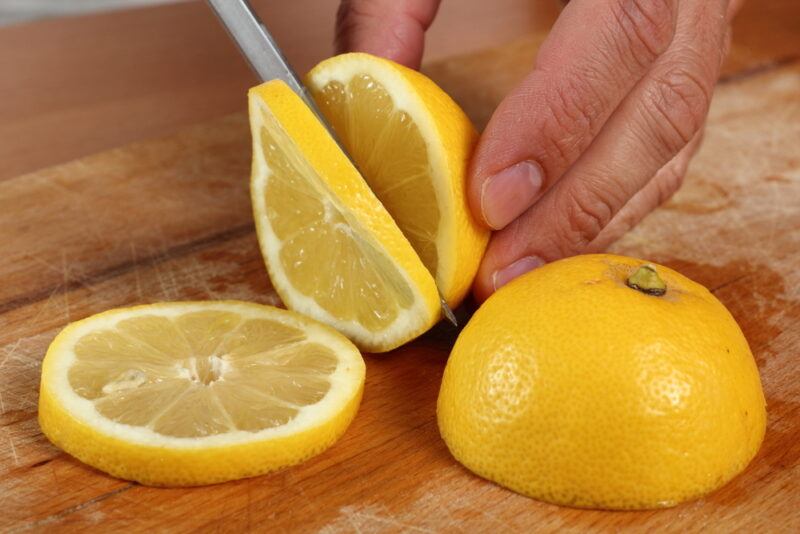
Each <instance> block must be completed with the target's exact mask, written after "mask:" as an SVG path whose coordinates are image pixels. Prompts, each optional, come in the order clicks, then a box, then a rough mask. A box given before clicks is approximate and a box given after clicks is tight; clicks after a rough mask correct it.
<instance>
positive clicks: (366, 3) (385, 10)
mask: <svg viewBox="0 0 800 534" xmlns="http://www.w3.org/2000/svg"><path fill="white" fill-rule="evenodd" d="M438 8H439V0H342V3H341V4H340V5H339V11H338V13H337V15H336V52H337V53H341V52H368V53H370V54H374V55H377V56H381V57H385V58H388V59H391V60H394V61H396V62H398V63H401V64H403V65H406V66H407V67H411V68H414V69H417V68H419V65H420V63H421V62H422V50H423V47H424V44H425V30H427V29H428V27H429V26H430V25H431V23H432V22H433V18H434V17H435V16H436V10H437V9H438Z"/></svg>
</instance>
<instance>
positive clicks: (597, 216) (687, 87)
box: [475, 0, 727, 299]
mask: <svg viewBox="0 0 800 534" xmlns="http://www.w3.org/2000/svg"><path fill="white" fill-rule="evenodd" d="M682 5H686V6H688V7H687V8H686V9H685V10H682V11H681V13H680V15H679V20H678V25H677V30H676V35H675V37H674V40H673V43H672V45H671V46H670V48H669V49H668V50H667V51H666V52H665V53H664V54H663V55H662V56H661V57H659V58H658V60H657V61H656V62H655V63H654V64H653V66H652V68H651V69H650V72H648V74H647V76H646V77H645V78H644V79H643V80H642V81H641V82H640V83H639V84H637V85H636V87H635V88H634V89H633V90H632V91H631V92H630V94H629V95H628V96H626V97H625V99H624V100H623V102H622V103H621V104H620V105H619V107H618V108H617V109H616V110H615V112H614V114H613V116H612V117H611V118H609V119H608V121H607V122H606V124H605V125H604V128H603V130H602V131H601V132H600V133H599V134H598V135H597V136H596V137H595V139H594V141H593V142H592V144H591V146H590V147H589V148H588V149H586V150H585V151H584V152H583V154H581V156H580V158H579V159H578V161H576V162H575V163H574V164H573V166H572V167H571V168H570V169H569V171H568V172H567V173H566V174H565V175H564V177H563V178H562V179H561V180H560V181H559V182H558V183H557V184H555V185H554V186H553V187H552V189H551V190H550V191H549V192H548V193H547V195H545V196H544V197H543V198H542V199H541V200H540V201H538V202H537V203H536V205H534V206H533V207H532V208H530V209H529V210H527V211H526V212H525V213H524V214H523V215H522V216H520V217H518V218H517V219H516V220H515V221H514V222H513V223H512V224H510V225H509V226H507V227H506V228H505V229H504V230H502V231H500V232H497V233H495V235H494V236H493V237H492V241H491V243H490V246H489V249H488V250H487V252H486V255H485V256H484V260H483V263H482V265H481V268H480V270H479V272H478V277H477V279H476V282H475V293H476V296H477V297H478V298H479V299H480V298H485V297H486V296H488V295H489V294H490V293H491V292H492V291H493V290H494V289H495V288H496V287H499V285H501V284H502V283H504V282H506V281H508V276H507V275H508V274H509V273H510V274H511V275H518V274H520V271H521V270H523V269H524V268H527V267H530V266H534V265H535V264H536V262H540V263H541V262H547V261H552V260H555V259H558V258H561V257H565V256H570V255H573V254H577V253H581V252H584V251H586V250H587V249H588V248H589V245H590V243H592V242H593V241H595V239H596V238H597V237H598V236H599V235H600V233H601V231H602V230H603V229H604V228H605V227H606V226H607V225H608V223H609V222H610V221H611V220H612V219H613V218H614V217H615V215H617V213H618V212H619V211H620V210H621V209H622V207H623V206H625V205H626V204H627V203H628V202H629V200H630V199H631V197H633V196H634V195H635V194H636V193H637V192H638V191H639V190H641V189H642V188H643V187H644V186H645V185H646V184H647V183H648V182H649V181H650V179H651V178H652V177H653V176H654V175H655V174H656V173H657V172H658V170H659V169H661V168H662V167H664V166H665V165H666V164H667V162H669V161H670V160H672V159H673V157H675V155H676V154H678V152H679V151H681V149H683V148H684V147H685V146H686V145H687V144H689V142H690V141H691V140H692V139H693V138H694V137H695V135H696V134H697V132H698V131H699V129H700V127H701V125H702V124H703V121H704V120H705V116H706V113H707V110H708V106H709V101H710V98H711V92H712V90H713V86H714V83H715V81H716V78H717V75H718V71H719V68H720V64H721V55H722V50H723V44H724V39H725V26H724V24H720V22H719V21H720V16H724V13H725V11H724V10H725V8H726V7H727V6H726V3H725V2H722V1H716V0H715V1H711V2H692V3H687V2H684V3H683V4H682ZM656 183H658V182H656ZM652 194H653V193H652V192H650V193H645V194H643V195H644V196H643V197H640V199H641V200H640V201H641V202H647V201H648V198H653V197H648V196H649V195H652Z"/></svg>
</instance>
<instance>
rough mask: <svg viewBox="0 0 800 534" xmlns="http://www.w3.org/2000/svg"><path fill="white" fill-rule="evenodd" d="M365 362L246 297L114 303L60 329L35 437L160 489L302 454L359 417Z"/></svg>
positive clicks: (332, 334) (329, 335) (47, 363)
mask: <svg viewBox="0 0 800 534" xmlns="http://www.w3.org/2000/svg"><path fill="white" fill-rule="evenodd" d="M364 371H365V368H364V361H363V359H362V358H361V355H360V353H359V352H358V350H357V349H356V347H355V346H353V344H352V343H351V342H350V341H348V340H347V339H346V338H345V337H344V336H342V335H341V334H339V333H338V332H336V331H334V330H333V329H331V328H329V327H327V326H325V325H322V324H320V323H318V322H316V321H313V320H310V319H308V318H305V317H302V316H300V315H298V314H295V313H293V312H290V311H286V310H280V309H277V308H273V307H270V306H263V305H258V304H248V303H244V302H235V301H229V302H181V303H178V302H174V303H163V304H153V305H146V306H137V307H133V308H122V309H116V310H111V311H108V312H105V313H101V314H98V315H94V316H92V317H89V318H86V319H83V320H81V321H78V322H76V323H72V324H71V325H69V326H67V327H66V328H65V329H64V330H63V331H61V333H59V334H58V336H57V337H56V338H55V340H54V341H53V343H52V344H51V345H50V348H49V349H48V351H47V355H46V356H45V359H44V362H43V365H42V378H41V387H40V396H39V422H40V425H41V428H42V431H43V432H44V434H45V435H46V436H47V437H48V438H49V439H50V441H52V442H53V443H55V444H56V445H58V446H59V447H61V448H62V449H63V450H65V451H66V452H68V453H69V454H71V455H73V456H75V457H76V458H78V459H79V460H81V461H83V462H85V463H87V464H89V465H91V466H93V467H95V468H97V469H100V470H102V471H105V472H107V473H109V474H111V475H114V476H116V477H120V478H124V479H129V480H135V481H138V482H141V483H143V484H148V485H156V486H193V485H200V484H210V483H215V482H223V481H226V480H233V479H238V478H242V477H249V476H255V475H260V474H263V473H267V472H269V471H272V470H275V469H279V468H282V467H286V466H289V465H293V464H296V463H299V462H301V461H303V460H306V459H307V458H309V457H311V456H313V455H316V454H318V453H320V452H322V451H324V450H325V449H327V448H328V447H329V446H331V445H332V444H333V443H334V442H335V441H336V440H337V439H338V438H339V437H340V436H341V435H342V433H344V431H345V429H346V428H347V426H348V425H349V424H350V421H351V420H352V419H353V417H354V416H355V413H356V411H357V409H358V405H359V402H360V400H361V393H362V390H363V385H364Z"/></svg>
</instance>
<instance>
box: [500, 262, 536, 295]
mask: <svg viewBox="0 0 800 534" xmlns="http://www.w3.org/2000/svg"><path fill="white" fill-rule="evenodd" d="M542 265H544V260H542V259H541V258H537V257H536V256H526V257H524V258H520V259H518V260H517V261H515V262H514V263H512V264H511V265H508V266H506V267H503V268H502V269H498V270H497V271H495V272H494V274H493V275H492V285H493V286H494V290H495V291H497V290H498V289H500V288H501V287H503V286H504V285H506V284H507V283H509V282H510V281H511V280H513V279H514V278H516V277H518V276H520V275H523V274H525V273H527V272H528V271H532V270H534V269H535V268H537V267H541V266H542Z"/></svg>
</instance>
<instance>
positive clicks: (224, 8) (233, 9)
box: [206, 0, 458, 326]
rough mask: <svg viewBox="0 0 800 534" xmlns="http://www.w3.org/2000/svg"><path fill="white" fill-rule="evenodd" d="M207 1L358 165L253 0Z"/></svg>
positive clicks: (257, 67) (262, 75)
mask: <svg viewBox="0 0 800 534" xmlns="http://www.w3.org/2000/svg"><path fill="white" fill-rule="evenodd" d="M206 2H207V3H208V5H209V6H211V9H212V10H213V11H214V13H216V15H217V17H218V18H219V20H220V22H222V25H223V26H224V27H225V29H226V30H227V31H228V34H230V36H231V38H232V39H233V41H234V42H235V43H236V45H237V46H238V47H239V50H240V51H241V52H242V55H243V56H244V57H245V59H246V60H247V62H248V63H249V64H250V67H251V68H252V69H253V71H255V73H256V75H257V76H258V78H259V79H260V80H262V81H267V80H275V79H277V80H283V81H284V82H285V83H286V85H288V86H289V87H290V88H291V89H292V90H293V91H294V92H295V93H296V94H297V95H298V96H299V97H300V98H302V99H303V102H305V103H306V105H307V106H308V107H309V109H311V111H312V112H313V113H314V115H316V116H317V119H319V121H320V122H321V123H322V125H323V126H324V127H325V129H326V130H328V133H329V134H330V135H331V137H332V138H333V140H334V141H335V142H336V144H337V145H339V149H340V150H341V151H342V152H343V153H344V155H345V156H347V158H348V159H349V160H350V161H351V162H352V163H353V166H354V167H356V168H357V165H355V162H354V161H353V158H351V157H350V154H348V152H347V150H346V149H345V148H344V145H342V143H341V142H340V140H339V138H338V137H337V135H336V132H335V131H334V130H333V128H332V127H331V125H330V124H329V123H328V121H327V120H326V119H325V117H324V116H323V115H322V113H321V112H320V110H319V108H318V107H317V105H316V103H314V99H313V98H312V97H311V94H310V93H309V92H308V89H307V88H306V87H305V85H303V82H301V81H300V78H299V77H298V76H297V73H295V72H294V70H293V69H292V67H290V66H289V62H288V61H286V57H285V56H284V55H283V52H281V49H280V48H279V47H278V45H277V44H276V43H275V39H273V38H272V35H270V33H269V31H267V28H266V26H264V23H263V22H261V19H259V18H258V15H256V13H255V12H254V11H253V8H252V7H251V6H250V2H248V1H247V0H206ZM439 302H440V304H441V307H442V315H443V316H444V317H445V318H447V320H448V321H450V322H451V323H452V324H453V326H458V322H457V321H456V316H455V315H454V314H453V310H451V309H450V306H448V305H447V301H445V300H444V297H443V296H442V292H441V291H439Z"/></svg>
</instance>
